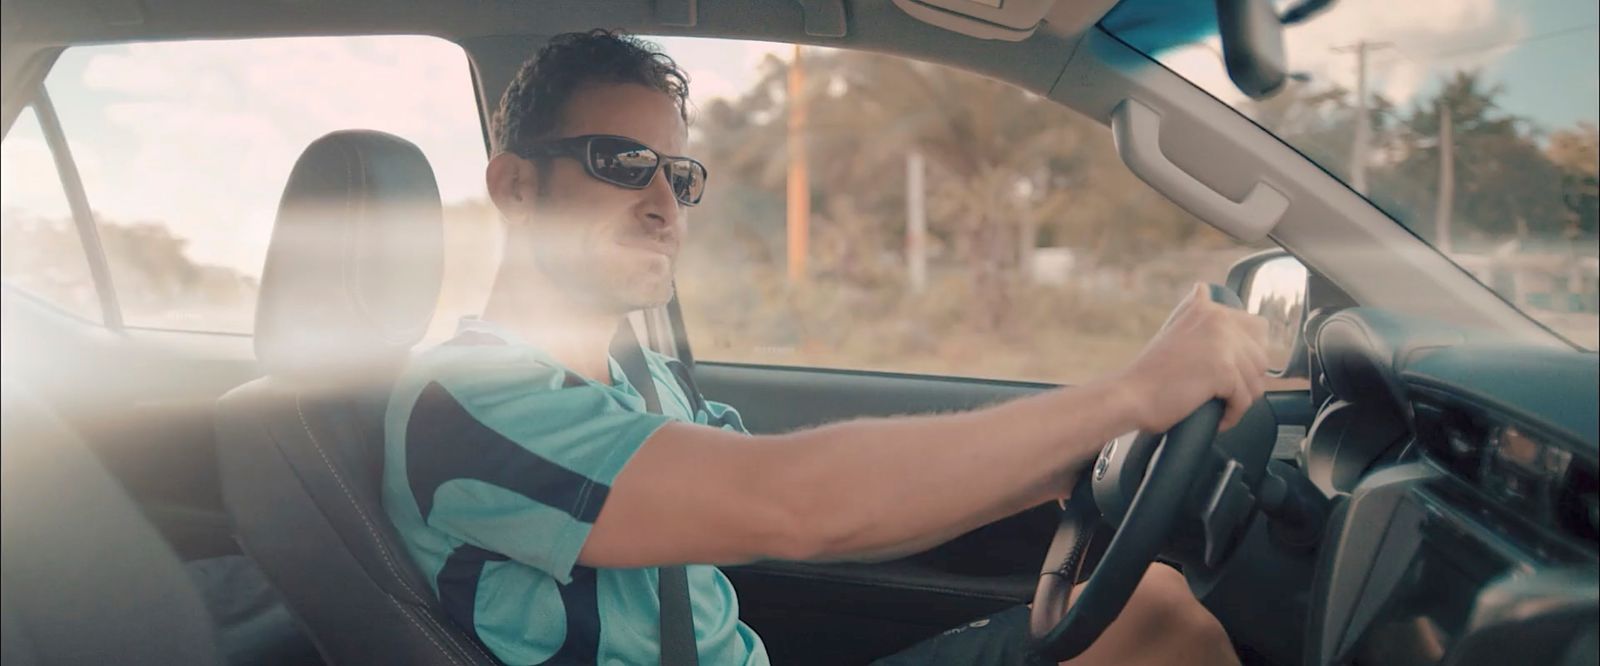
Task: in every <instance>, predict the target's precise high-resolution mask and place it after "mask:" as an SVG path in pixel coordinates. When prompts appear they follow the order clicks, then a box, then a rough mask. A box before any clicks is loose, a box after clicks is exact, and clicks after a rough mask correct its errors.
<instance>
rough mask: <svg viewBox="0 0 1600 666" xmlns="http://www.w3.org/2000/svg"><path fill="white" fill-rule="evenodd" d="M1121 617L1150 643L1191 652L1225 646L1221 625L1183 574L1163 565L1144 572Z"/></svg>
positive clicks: (1154, 565)
mask: <svg viewBox="0 0 1600 666" xmlns="http://www.w3.org/2000/svg"><path fill="white" fill-rule="evenodd" d="M1123 613H1124V615H1131V617H1129V619H1130V620H1135V622H1133V624H1134V625H1136V627H1137V631H1139V632H1140V634H1141V635H1142V636H1145V637H1147V639H1148V640H1150V641H1152V643H1160V644H1165V645H1171V646H1174V647H1184V648H1188V649H1191V650H1192V649H1194V648H1196V647H1200V646H1207V647H1213V646H1227V645H1228V635H1227V632H1225V631H1224V630H1223V628H1222V624H1221V623H1220V622H1217V618H1215V617H1213V616H1212V615H1211V612H1210V611H1208V610H1206V608H1205V606H1202V605H1201V604H1200V601H1199V600H1197V599H1195V598H1194V594H1193V593H1192V592H1190V591H1189V584H1188V582H1187V581H1185V580H1184V579H1183V574H1181V573H1179V572H1178V571H1177V570H1175V569H1173V568H1172V567H1169V566H1166V565H1163V564H1153V565H1151V566H1150V569H1149V570H1148V571H1146V572H1145V575H1144V578H1143V579H1142V580H1140V581H1139V586H1138V587H1137V588H1135V589H1134V591H1133V597H1132V598H1130V599H1129V600H1128V606H1127V608H1126V609H1125V610H1124V611H1123Z"/></svg>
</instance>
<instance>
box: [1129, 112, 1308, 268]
mask: <svg viewBox="0 0 1600 666" xmlns="http://www.w3.org/2000/svg"><path fill="white" fill-rule="evenodd" d="M1111 135H1112V137H1113V138H1114V139H1115V140H1116V143H1117V154H1118V155H1120V156H1122V162H1123V163H1124V164H1126V165H1128V169H1129V170H1130V171H1132V172H1133V173H1134V175H1136V176H1138V177H1139V178H1140V179H1141V180H1143V181H1144V182H1146V183H1149V184H1150V186H1151V187H1154V188H1156V190H1157V191H1159V192H1161V193H1162V194H1165V195H1167V197H1168V198H1170V199H1172V201H1173V202H1174V203H1177V204H1178V205H1179V206H1182V207H1183V209H1184V210H1187V211H1189V212H1190V213H1193V214H1194V215H1195V217H1198V218H1200V219H1202V220H1205V221H1206V222H1208V223H1210V224H1211V225H1212V226H1215V227H1216V228H1218V229H1221V230H1223V231H1224V232H1227V233H1228V235H1230V236H1233V237H1234V238H1237V239H1239V240H1241V241H1246V242H1248V241H1256V240H1260V239H1262V238H1264V237H1266V235H1267V234H1268V233H1271V232H1272V229H1273V228H1274V227H1276V226H1277V225H1278V220H1280V219H1282V218H1283V214H1284V212H1285V211H1287V210H1288V209H1289V198H1288V197H1286V196H1284V195H1283V193H1282V192H1279V191H1278V190H1277V189H1276V188H1274V187H1273V186H1271V185H1268V184H1267V183H1265V182H1262V181H1259V180H1258V181H1256V184H1255V186H1254V187H1251V188H1250V193H1249V194H1248V195H1246V196H1245V198H1244V201H1233V200H1231V199H1229V198H1228V197H1226V196H1223V195H1222V194H1220V193H1218V192H1217V191H1216V190H1213V189H1211V187H1210V186H1208V185H1206V184H1205V183H1202V182H1200V181H1198V180H1195V178H1194V176H1191V175H1189V173H1188V172H1186V171H1184V170H1183V168H1182V167H1180V166H1178V165H1176V164H1173V162H1172V160H1170V159H1168V158H1167V155H1166V154H1165V153H1163V152H1161V114H1159V113H1157V112H1156V110H1155V109H1152V108H1150V106H1149V105H1146V104H1145V103H1143V102H1140V101H1139V100H1136V99H1132V98H1129V99H1124V100H1122V103H1120V104H1118V105H1117V108H1116V109H1115V110H1113V111H1112V112H1111Z"/></svg>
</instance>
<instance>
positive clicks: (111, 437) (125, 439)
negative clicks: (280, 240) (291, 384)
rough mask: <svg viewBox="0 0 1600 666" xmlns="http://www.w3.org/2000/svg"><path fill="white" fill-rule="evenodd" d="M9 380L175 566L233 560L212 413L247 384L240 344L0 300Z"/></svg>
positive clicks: (249, 368) (19, 295)
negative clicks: (96, 467) (154, 536)
mask: <svg viewBox="0 0 1600 666" xmlns="http://www.w3.org/2000/svg"><path fill="white" fill-rule="evenodd" d="M5 301H6V304H5V310H6V335H7V336H16V342H15V344H17V347H18V348H24V346H25V348H27V349H29V353H28V354H27V355H25V356H24V355H20V354H8V362H7V367H6V371H7V373H8V374H13V375H14V376H16V377H18V378H19V379H20V380H22V381H24V382H26V383H27V384H28V385H30V386H33V387H36V389H37V391H38V393H39V395H40V396H41V397H42V398H43V399H45V400H46V401H48V402H49V403H50V404H51V406H52V407H54V408H55V409H56V411H57V413H58V414H60V415H61V416H62V418H63V419H64V420H65V421H66V422H67V423H68V424H69V425H70V426H71V427H72V428H73V429H74V430H76V431H77V433H78V434H79V435H80V436H81V437H82V438H83V439H84V441H85V442H86V443H87V444H88V446H89V448H90V450H91V451H93V452H94V453H95V455H96V456H97V457H98V458H99V459H100V460H101V462H102V464H104V465H105V466H106V469H107V470H108V471H110V472H111V474H112V476H113V477H115V478H116V479H117V480H118V481H119V482H121V483H122V484H123V486H124V487H125V488H126V490H127V491H128V494H129V495H130V496H131V497H133V499H134V501H135V502H137V503H138V504H139V506H140V507H141V509H143V510H144V512H145V515H146V516H147V517H148V518H149V519H150V521H151V522H152V523H154V524H155V526H156V528H157V530H158V531H159V532H160V533H161V534H162V535H163V536H164V537H166V538H167V540H168V542H169V543H171V544H172V546H173V548H174V549H175V550H177V551H178V554H179V556H180V557H182V558H183V559H186V560H189V559H199V558H206V557H215V556H219V555H227V554H234V553H238V547H237V545H235V544H234V542H233V538H232V534H231V522H230V520H229V519H228V516H227V512H226V511H225V510H224V509H223V507H222V498H221V489H220V485H219V483H218V479H217V468H216V449H215V444H214V436H213V429H212V411H213V409H214V407H215V400H216V397H217V396H218V395H221V394H222V393H223V392H224V391H226V390H228V389H230V388H232V387H233V386H234V385H236V384H238V383H242V382H244V381H248V380H249V379H250V378H251V377H252V376H254V374H255V372H256V370H255V360H254V357H253V355H252V354H251V351H250V341H249V338H243V337H239V336H216V335H210V334H198V333H176V332H167V331H149V330H129V331H124V332H117V331H111V330H109V329H106V328H104V327H102V326H99V325H95V324H91V323H88V322H85V321H82V320H80V319H76V318H74V317H72V316H70V315H66V314H65V313H63V312H61V311H60V310H57V309H55V308H54V307H52V306H50V305H48V304H45V303H43V302H41V301H39V300H37V299H35V298H32V297H31V296H29V295H27V294H26V293H24V292H20V291H18V290H16V289H14V288H10V287H7V288H6V290H5Z"/></svg>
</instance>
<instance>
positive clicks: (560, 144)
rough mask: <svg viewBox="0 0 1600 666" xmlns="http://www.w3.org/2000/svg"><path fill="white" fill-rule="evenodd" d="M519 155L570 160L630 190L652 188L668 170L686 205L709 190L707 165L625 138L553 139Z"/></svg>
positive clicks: (674, 191)
mask: <svg viewBox="0 0 1600 666" xmlns="http://www.w3.org/2000/svg"><path fill="white" fill-rule="evenodd" d="M516 153H517V154H518V155H521V156H522V157H526V158H533V157H571V158H573V159H575V160H577V161H578V162H579V163H580V164H582V165H583V170H584V171H587V172H588V173H589V176H590V177H592V178H594V179H596V180H599V181H601V182H605V183H610V184H612V185H616V186H617V187H625V188H627V189H630V190H642V189H644V188H646V187H649V186H650V182H651V181H652V180H655V177H656V172H657V171H662V170H665V171H666V172H667V183H668V184H669V185H671V186H672V195H673V196H674V197H676V198H677V200H678V203H681V204H683V205H685V206H693V205H695V204H697V203H700V195H702V194H705V191H706V167H705V165H704V164H701V163H699V162H697V161H695V160H693V159H690V158H687V157H679V156H676V155H662V154H661V153H658V152H656V151H655V149H653V148H651V147H649V146H646V145H644V144H642V143H639V142H638V141H634V140H633V139H630V138H628V137H625V136H613V135H610V134H585V135H582V136H573V137H566V138H562V139H552V140H549V141H540V142H538V143H535V144H533V145H532V146H531V147H530V148H529V149H528V150H527V151H526V152H524V151H516Z"/></svg>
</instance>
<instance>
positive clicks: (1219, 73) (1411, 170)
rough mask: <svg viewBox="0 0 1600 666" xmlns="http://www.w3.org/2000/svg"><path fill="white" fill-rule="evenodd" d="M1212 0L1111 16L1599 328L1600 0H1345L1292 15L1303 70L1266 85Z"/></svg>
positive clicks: (1465, 248)
mask: <svg viewBox="0 0 1600 666" xmlns="http://www.w3.org/2000/svg"><path fill="white" fill-rule="evenodd" d="M1275 4H1277V5H1278V9H1279V11H1280V12H1282V11H1285V10H1289V9H1290V8H1291V7H1292V6H1295V5H1314V4H1320V3H1306V2H1304V1H1303V0H1292V1H1290V2H1277V3H1275ZM1214 7H1215V3H1211V2H1180V1H1178V0H1126V1H1125V2H1123V3H1121V4H1120V5H1118V6H1117V7H1116V9H1114V10H1113V11H1112V12H1111V13H1110V14H1109V15H1108V16H1107V17H1106V19H1105V20H1104V22H1103V23H1102V25H1103V27H1105V28H1106V30H1108V31H1109V32H1111V33H1112V34H1114V35H1116V36H1117V37H1118V38H1120V39H1122V40H1123V41H1124V42H1127V43H1128V44H1129V45H1131V46H1133V47H1134V48H1136V49H1139V50H1140V51H1142V52H1144V53H1145V54H1147V55H1150V56H1151V57H1153V58H1155V59H1156V60H1157V61H1159V62H1160V63H1161V64H1163V65H1165V66H1166V67H1167V68H1168V69H1171V70H1172V71H1174V72H1176V73H1178V74H1179V75H1181V76H1183V77H1184V78H1186V79H1188V80H1189V81H1191V82H1193V83H1194V84H1195V85H1197V86H1199V87H1200V88H1202V89H1204V90H1206V91H1207V92H1209V93H1211V94H1212V95H1213V96H1215V97H1216V98H1217V99H1219V100H1221V101H1223V102H1225V103H1227V104H1228V105H1230V106H1232V107H1233V108H1234V109H1236V110H1238V111H1239V112H1240V113H1243V114H1244V115H1246V116H1248V117H1249V118H1251V119H1252V120H1254V121H1255V122H1256V123H1258V124H1260V125H1261V126H1262V127H1264V128H1266V129H1267V130H1269V131H1271V132H1273V133H1274V134H1276V135H1277V136H1278V137H1279V138H1280V139H1282V140H1283V141H1284V142H1286V143H1288V144H1289V145H1291V146H1293V147H1294V148H1295V149H1297V150H1299V151H1300V152H1301V153H1303V154H1304V155H1305V156H1306V157H1308V158H1310V159H1312V160H1314V161H1316V162H1317V163H1318V164H1319V165H1321V166H1322V168H1324V169H1326V170H1327V171H1328V172H1329V173H1331V174H1333V175H1335V176H1337V177H1338V178H1340V179H1341V180H1343V181H1344V182H1345V183H1346V184H1347V185H1349V186H1350V187H1351V188H1353V189H1355V190H1356V191H1358V192H1360V193H1361V194H1363V195H1365V196H1366V197H1367V198H1368V199H1370V200H1371V201H1372V202H1373V203H1374V204H1376V205H1377V206H1378V207H1379V208H1381V209H1383V211H1384V212H1386V213H1387V214H1388V215H1389V216H1391V217H1393V218H1394V219H1395V220H1397V221H1398V222H1400V223H1401V224H1404V225H1405V226H1406V227H1407V228H1409V229H1410V230H1411V231H1412V232H1413V233H1415V234H1416V235H1418V236H1419V237H1421V238H1422V239H1424V240H1425V241H1427V242H1428V243H1430V244H1432V245H1433V246H1434V247H1435V248H1438V249H1439V250H1440V251H1441V252H1443V253H1444V254H1445V255H1446V256H1448V257H1450V259H1451V260H1453V261H1455V262H1456V263H1457V264H1458V265H1460V266H1461V267H1462V268H1464V269H1466V270H1467V271H1469V272H1470V273H1472V274H1473V275H1474V276H1475V277H1477V278H1478V280H1479V281H1481V282H1483V283H1484V284H1485V285H1487V286H1489V287H1490V288H1492V289H1494V290H1495V291H1496V292H1497V293H1499V294H1500V295H1501V297H1503V298H1505V299H1506V300H1507V301H1509V302H1511V303H1512V304H1514V305H1515V306H1516V307H1517V308H1519V309H1521V310H1522V311H1523V312H1524V313H1526V314H1528V315H1529V316H1531V317H1533V318H1534V319H1537V320H1538V321H1539V322H1541V323H1543V324H1544V325H1545V326H1547V327H1549V328H1550V329H1551V330H1553V331H1555V332H1556V333H1558V334H1560V335H1561V336H1563V337H1565V338H1566V339H1567V340H1569V341H1571V342H1573V343H1575V344H1577V345H1579V346H1582V347H1584V348H1586V349H1590V350H1593V349H1595V348H1596V347H1597V344H1600V314H1597V313H1600V302H1597V293H1600V288H1597V285H1596V274H1597V266H1596V236H1595V233H1596V219H1597V192H1596V187H1597V179H1596V162H1597V153H1596V144H1597V140H1596V130H1595V126H1596V117H1597V115H1600V111H1597V109H1600V101H1597V100H1600V74H1597V69H1600V68H1597V65H1596V61H1597V57H1600V47H1597V42H1596V39H1597V37H1596V34H1597V26H1600V18H1597V16H1600V10H1597V9H1596V5H1595V2H1594V0H1416V1H1413V2H1395V1H1394V0H1337V1H1336V2H1333V3H1331V5H1330V6H1328V7H1327V8H1325V9H1323V10H1322V11H1320V12H1316V13H1314V14H1312V15H1311V16H1310V17H1309V18H1307V19H1305V20H1303V21H1301V22H1299V23H1296V24H1293V25H1286V26H1284V27H1283V45H1284V53H1285V55H1286V59H1287V65H1288V72H1289V76H1288V79H1287V80H1286V81H1285V82H1284V84H1283V85H1282V87H1280V88H1278V89H1277V90H1275V91H1273V92H1271V93H1269V94H1267V95H1265V96H1263V97H1261V98H1259V99H1250V98H1249V97H1247V96H1245V95H1244V94H1243V93H1241V92H1239V89H1238V88H1237V87H1236V86H1235V85H1234V84H1233V82H1232V81H1230V80H1229V78H1228V73H1227V69H1226V66H1225V65H1224V62H1223V58H1222V44H1221V40H1220V39H1219V38H1218V36H1217V33H1218V31H1217V19H1216V14H1215V10H1214Z"/></svg>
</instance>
